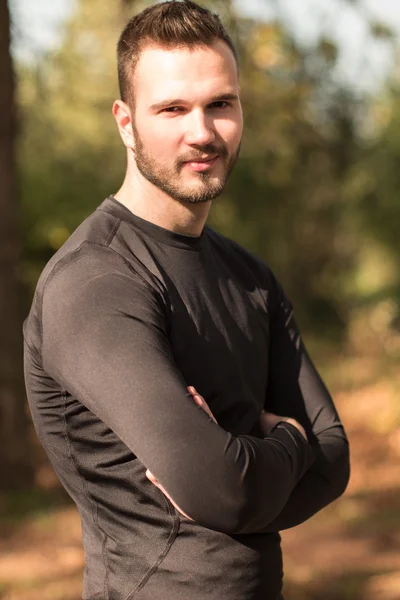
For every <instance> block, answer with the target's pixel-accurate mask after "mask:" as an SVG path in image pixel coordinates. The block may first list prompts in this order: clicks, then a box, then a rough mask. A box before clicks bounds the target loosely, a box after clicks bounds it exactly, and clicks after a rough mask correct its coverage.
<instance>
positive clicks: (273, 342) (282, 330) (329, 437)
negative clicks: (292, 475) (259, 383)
mask: <svg viewBox="0 0 400 600" xmlns="http://www.w3.org/2000/svg"><path fill="white" fill-rule="evenodd" d="M272 285H273V287H272V290H271V291H272V294H271V338H270V364H269V385H268V390H267V396H266V402H265V408H266V410H269V411H271V412H275V413H277V414H279V415H285V416H289V417H293V418H295V419H296V420H297V421H298V422H299V423H301V424H302V425H303V427H304V428H305V430H306V433H307V436H308V439H309V442H310V444H311V446H312V447H313V449H314V454H315V457H316V459H315V462H314V464H313V465H312V466H311V468H310V469H309V470H308V471H307V472H306V473H305V474H304V475H303V477H302V478H301V479H300V480H299V482H298V483H297V485H296V486H295V488H294V489H293V491H292V493H291V494H290V496H289V498H288V501H287V503H286V505H285V507H284V508H283V509H282V511H281V512H280V514H279V515H278V516H277V517H276V518H275V519H274V520H273V521H272V522H271V523H270V524H269V526H268V527H267V528H266V529H264V531H278V530H281V529H287V528H289V527H293V526H295V525H298V524H299V523H302V522H303V521H305V520H306V519H308V518H309V517H311V516H312V515H314V514H315V513H316V512H318V511H319V510H321V509H322V508H324V507H325V506H326V505H327V504H329V503H330V502H332V501H333V500H335V499H336V498H338V497H339V496H340V495H341V494H343V492H344V491H345V489H346V486H347V483H348V481H349V475H350V461H349V444H348V440H347V437H346V434H345V431H344V428H343V425H342V423H341V422H340V418H339V415H338V413H337V410H336V408H335V406H334V403H333V401H332V398H331V396H330V394H329V392H328V390H327V389H326V387H325V385H324V383H323V381H322V379H321V377H320V376H319V374H318V372H317V370H316V368H315V366H314V365H313V363H312V361H311V359H310V357H309V355H308V353H307V351H306V349H305V347H304V344H303V341H302V339H301V336H300V332H299V328H298V326H297V324H296V321H295V318H294V316H293V310H292V306H291V304H290V302H289V301H288V299H287V298H286V296H285V294H284V293H283V291H282V288H281V286H280V285H279V284H278V283H277V282H276V280H274V279H273V284H272Z"/></svg>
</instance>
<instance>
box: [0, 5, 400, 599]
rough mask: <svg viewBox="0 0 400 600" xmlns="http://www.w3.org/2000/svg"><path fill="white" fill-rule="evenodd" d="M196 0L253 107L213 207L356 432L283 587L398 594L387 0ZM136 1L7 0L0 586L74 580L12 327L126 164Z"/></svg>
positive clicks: (5, 590) (47, 586)
mask: <svg viewBox="0 0 400 600" xmlns="http://www.w3.org/2000/svg"><path fill="white" fill-rule="evenodd" d="M199 3H200V4H202V5H204V6H207V7H211V8H213V9H214V10H215V11H217V12H219V13H220V14H221V16H222V18H223V20H224V22H225V24H226V25H227V27H228V28H229V30H230V32H231V34H232V37H233V38H234V40H235V42H236V44H237V46H238V49H239V53H240V60H241V86H242V100H243V107H244V113H245V123H246V130H245V136H244V141H243V146H242V154H241V159H240V161H239V163H238V165H237V167H236V170H235V172H234V174H233V176H232V178H231V181H230V183H229V185H228V187H227V189H226V192H225V193H224V195H223V197H222V198H220V199H219V200H218V201H216V202H215V205H214V207H213V210H212V214H211V219H210V221H211V224H212V225H213V226H214V227H215V228H216V229H218V230H219V231H221V232H222V233H224V234H226V235H228V236H230V237H233V238H234V239H236V240H237V241H239V242H240V243H242V244H243V245H245V246H246V247H248V248H249V249H251V250H253V251H254V252H256V253H257V254H259V255H260V256H261V257H262V258H263V259H265V260H266V261H267V262H268V263H269V264H270V266H271V267H272V268H273V269H274V271H275V272H276V274H277V276H278V277H279V279H280V280H281V281H282V282H283V284H284V287H285V289H286V291H287V293H288V295H289V297H290V298H291V300H292V302H293V304H294V306H295V311H296V313H297V319H298V321H299V322H300V325H301V328H302V331H303V336H304V338H305V341H306V344H307V345H308V347H309V349H310V352H311V354H312V356H313V358H314V361H315V362H316V364H317V366H318V367H319V369H320V370H321V372H322V374H323V376H324V378H325V380H326V381H327V383H328V385H329V387H330V389H331V391H332V393H333V395H334V398H335V401H336V404H337V406H338V409H339V412H340V414H341V416H342V419H343V422H344V424H345V426H346V428H347V431H348V434H349V438H350V442H351V449H352V467H353V469H352V478H351V482H350V485H349V487H348V490H347V492H346V494H345V495H344V496H343V497H342V498H341V499H340V500H339V501H337V502H336V503H334V504H333V505H332V506H330V507H328V508H327V509H325V510H324V511H322V512H321V513H320V514H319V515H317V516H316V517H314V518H313V519H311V520H310V521H309V522H307V523H305V524H303V525H301V526H300V527H297V528H295V529H294V530H290V531H287V532H284V533H283V534H282V537H283V547H284V555H285V590H286V595H285V598H286V600H320V599H321V598H324V600H346V599H353V600H399V599H400V468H399V459H400V402H399V392H400V370H399V365H400V268H399V264H400V241H399V229H400V202H399V192H400V71H399V67H398V64H399V63H398V58H399V35H400V4H399V3H398V2H397V0H380V1H379V2H378V1H377V0H258V1H256V0H242V1H240V0H239V1H233V0H214V1H213V0H209V1H207V0H204V1H201V2H199ZM149 4H152V2H146V1H142V0H113V1H112V2H111V1H108V2H105V1H104V0H74V1H73V0H49V1H46V0H35V1H32V0H8V3H7V0H0V186H1V187H0V324H1V325H0V331H1V335H0V434H1V446H0V490H1V491H0V598H2V599H7V600H78V599H79V598H80V593H81V578H82V569H83V555H82V548H81V534H80V523H79V519H78V516H77V513H76V511H75V509H74V507H73V506H72V505H71V504H70V503H69V501H68V498H67V497H66V495H65V493H64V492H63V491H62V490H61V489H60V488H59V485H58V483H57V479H56V478H55V476H54V474H53V473H52V471H51V468H50V467H49V465H48V463H47V460H46V457H45V456H44V455H43V452H42V450H41V448H40V446H39V444H38V442H37V440H36V436H35V434H34V432H33V430H32V426H31V424H30V419H29V413H28V411H27V408H26V401H25V396H24V388H23V381H22V359H21V326H22V321H23V319H24V317H25V316H26V314H27V312H28V310H29V306H30V301H31V298H32V294H33V290H34V287H35V283H36V281H37V277H38V275H39V273H40V271H41V269H42V268H43V266H44V264H45V263H46V262H47V260H48V259H49V258H50V257H51V255H52V254H53V253H54V252H55V251H56V250H57V249H58V248H59V247H60V246H61V244H62V243H63V242H64V241H65V240H66V239H67V238H68V236H69V235H70V233H71V232H72V231H73V230H74V228H75V227H76V226H77V225H78V224H79V223H80V222H81V221H82V219H83V218H84V217H85V216H86V215H88V214H89V213H90V212H91V211H92V210H94V209H95V207H96V206H97V205H98V204H99V203H100V202H101V201H102V200H103V198H104V197H105V196H107V195H109V194H110V193H112V192H114V191H116V190H117V189H118V187H119V184H120V182H121V180H122V177H123V175H124V168H125V152H124V149H123V147H122V144H121V142H120V140H119V137H118V134H117V130H116V126H115V123H114V120H113V118H112V115H111V112H110V110H111V105H112V101H113V99H114V98H115V97H117V96H118V92H117V79H116V61H115V44H116V40H117V37H118V34H119V32H120V30H121V29H122V27H123V25H124V24H125V22H126V21H127V20H128V18H130V16H132V15H133V14H134V13H135V12H138V11H139V10H141V9H143V8H144V7H146V6H148V5H149ZM10 38H11V43H10ZM12 73H14V76H12ZM149 75H150V74H149Z"/></svg>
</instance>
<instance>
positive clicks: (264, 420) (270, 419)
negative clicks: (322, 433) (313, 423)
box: [260, 410, 308, 441]
mask: <svg viewBox="0 0 400 600" xmlns="http://www.w3.org/2000/svg"><path fill="white" fill-rule="evenodd" d="M279 421H285V422H286V423H290V424H291V425H293V426H294V427H296V429H298V430H299V431H300V433H301V435H302V436H303V437H304V439H305V440H306V441H308V439H307V434H306V432H305V429H304V427H303V426H302V425H300V423H298V422H297V421H296V420H295V419H292V418H291V417H281V416H280V415H275V414H274V413H270V412H266V411H265V410H262V411H261V415H260V426H261V430H262V432H263V434H264V435H265V436H267V435H268V434H269V432H270V431H271V429H272V428H273V427H275V425H276V424H277V423H279Z"/></svg>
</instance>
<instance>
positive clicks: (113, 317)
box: [42, 247, 314, 533]
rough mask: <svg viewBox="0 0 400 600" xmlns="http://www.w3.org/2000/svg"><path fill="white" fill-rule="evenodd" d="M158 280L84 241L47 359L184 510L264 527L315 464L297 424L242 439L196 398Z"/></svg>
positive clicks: (67, 266) (54, 307) (66, 277)
mask: <svg viewBox="0 0 400 600" xmlns="http://www.w3.org/2000/svg"><path fill="white" fill-rule="evenodd" d="M167 321H168V319H167V310H166V304H165V301H164V299H163V297H162V294H160V292H159V291H157V289H156V287H154V288H152V286H151V285H149V283H148V282H147V281H144V280H143V279H141V277H140V276H139V275H138V274H136V273H135V272H133V271H132V270H131V269H130V267H129V266H128V265H127V264H126V263H125V261H124V260H123V259H122V258H121V257H119V256H118V255H117V254H116V253H115V252H113V251H112V250H111V249H108V248H103V247H96V249H95V250H92V249H90V250H87V249H85V248H81V249H80V250H79V251H77V252H75V254H74V257H73V258H70V260H69V261H68V260H67V261H65V263H64V264H63V265H61V266H58V268H56V269H54V271H53V273H52V274H51V275H50V277H49V278H48V280H47V284H46V286H45V289H44V293H43V298H42V360H43V366H44V369H45V371H46V372H47V373H48V374H49V375H50V376H51V377H52V378H53V379H54V380H55V381H57V382H58V383H59V385H60V386H61V387H62V389H63V390H65V392H67V393H69V394H71V395H72V396H74V397H75V398H76V399H78V400H79V401H80V402H81V403H82V404H83V405H84V406H86V407H87V408H88V409H89V410H90V411H91V412H93V413H94V414H95V415H96V416H97V417H98V418H99V419H100V420H101V421H103V422H104V423H105V424H106V425H107V426H108V427H109V428H110V429H111V430H112V431H114V433H115V434H116V435H118V437H119V438H120V439H121V440H122V441H123V442H124V443H125V444H126V446H127V447H128V448H129V449H130V450H131V451H132V453H133V454H134V455H135V456H136V457H137V458H138V459H139V460H140V461H141V462H142V464H143V465H144V466H145V467H146V468H148V469H150V471H151V472H152V473H153V474H154V475H155V477H156V478H157V479H158V481H159V482H160V483H161V485H162V486H163V487H164V488H165V490H166V491H167V493H168V494H169V495H170V496H171V498H173V500H174V501H175V502H176V503H177V505H178V506H179V507H180V508H181V509H182V510H183V511H184V512H185V513H186V514H187V515H189V516H190V517H191V518H192V519H194V520H195V521H197V522H198V523H200V524H201V525H203V526H205V527H208V528H210V529H214V530H217V531H223V532H226V533H247V532H256V531H260V530H261V529H262V528H263V527H265V526H266V525H267V524H268V523H270V522H271V521H272V520H273V519H274V518H275V517H276V516H277V515H278V514H279V513H280V512H281V510H282V508H283V506H284V505H285V504H286V502H287V500H288V498H289V496H290V493H291V492H292V490H293V488H294V487H295V486H296V484H297V483H298V481H299V480H300V479H301V477H302V476H303V474H304V473H305V472H306V471H307V469H308V468H309V467H310V465H311V464H312V462H313V460H314V456H313V451H312V449H311V446H310V445H309V444H308V443H307V442H306V441H305V440H304V439H303V438H302V436H300V435H298V436H296V435H293V432H289V431H288V429H287V428H280V429H277V430H276V431H274V432H273V433H272V434H271V435H270V436H269V437H268V438H267V439H264V440H263V439H257V438H254V437H252V436H246V435H241V436H237V437H235V436H233V435H232V434H230V433H229V432H226V431H225V430H224V429H222V428H221V427H219V426H218V425H217V424H216V423H214V421H213V420H212V419H211V418H210V417H209V416H208V415H207V414H206V413H205V412H204V411H203V410H202V409H201V408H200V407H198V406H197V405H196V404H195V402H193V400H192V399H191V396H190V394H189V393H188V392H187V389H186V386H187V385H190V383H191V382H186V381H184V378H183V376H182V374H181V373H180V371H179V369H178V368H177V365H176V363H175V360H174V356H173V351H172V348H171V346H170V343H169V339H168V328H167Z"/></svg>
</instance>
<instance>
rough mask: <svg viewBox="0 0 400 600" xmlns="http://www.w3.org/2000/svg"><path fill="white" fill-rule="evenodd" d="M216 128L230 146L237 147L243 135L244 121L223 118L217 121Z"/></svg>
mask: <svg viewBox="0 0 400 600" xmlns="http://www.w3.org/2000/svg"><path fill="white" fill-rule="evenodd" d="M216 129H217V131H218V135H219V136H220V137H221V139H223V140H224V142H225V144H226V145H227V146H228V148H236V146H237V145H238V144H239V142H240V140H241V137H242V131H243V124H242V121H239V120H238V121H231V120H226V121H224V120H221V121H218V122H217V123H216Z"/></svg>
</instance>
